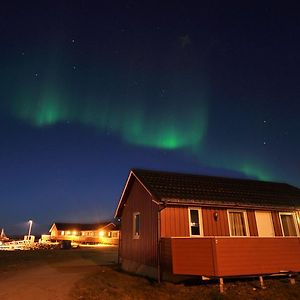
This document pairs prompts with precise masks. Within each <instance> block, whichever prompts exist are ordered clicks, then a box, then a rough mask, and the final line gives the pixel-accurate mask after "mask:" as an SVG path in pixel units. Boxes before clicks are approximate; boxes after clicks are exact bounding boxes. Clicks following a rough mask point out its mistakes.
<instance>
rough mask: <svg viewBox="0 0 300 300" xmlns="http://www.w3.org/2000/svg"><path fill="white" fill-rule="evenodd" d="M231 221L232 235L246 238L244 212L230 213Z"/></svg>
mask: <svg viewBox="0 0 300 300" xmlns="http://www.w3.org/2000/svg"><path fill="white" fill-rule="evenodd" d="M229 221H230V228H231V235H233V236H246V235H247V233H246V226H245V220H244V214H243V212H230V213H229Z"/></svg>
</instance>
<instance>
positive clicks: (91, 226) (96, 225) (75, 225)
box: [54, 222, 115, 231]
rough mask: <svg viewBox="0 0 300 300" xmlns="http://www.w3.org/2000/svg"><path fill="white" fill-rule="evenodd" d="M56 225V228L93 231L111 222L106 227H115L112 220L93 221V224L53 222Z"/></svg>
mask: <svg viewBox="0 0 300 300" xmlns="http://www.w3.org/2000/svg"><path fill="white" fill-rule="evenodd" d="M54 224H55V225H56V228H57V230H70V231H72V230H77V231H93V230H99V229H101V228H103V227H106V226H107V225H109V224H111V225H110V226H108V227H111V226H113V227H115V225H114V224H113V223H112V222H105V223H93V224H80V223H54Z"/></svg>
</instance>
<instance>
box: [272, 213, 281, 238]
mask: <svg viewBox="0 0 300 300" xmlns="http://www.w3.org/2000/svg"><path fill="white" fill-rule="evenodd" d="M272 220H273V225H274V232H275V236H283V234H282V229H281V225H280V220H279V212H277V211H272Z"/></svg>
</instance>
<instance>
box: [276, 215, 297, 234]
mask: <svg viewBox="0 0 300 300" xmlns="http://www.w3.org/2000/svg"><path fill="white" fill-rule="evenodd" d="M279 216H280V223H281V228H282V232H283V235H284V236H297V235H298V234H297V229H296V224H295V218H294V215H293V213H279Z"/></svg>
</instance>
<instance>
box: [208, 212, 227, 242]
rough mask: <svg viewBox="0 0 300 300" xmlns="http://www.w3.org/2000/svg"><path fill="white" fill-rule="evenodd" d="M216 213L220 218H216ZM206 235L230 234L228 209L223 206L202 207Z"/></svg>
mask: <svg viewBox="0 0 300 300" xmlns="http://www.w3.org/2000/svg"><path fill="white" fill-rule="evenodd" d="M214 213H217V214H218V219H217V220H215V219H214ZM202 220H203V231H204V236H229V225H228V217H227V210H226V209H223V208H217V209H214V208H206V207H204V208H202Z"/></svg>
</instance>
